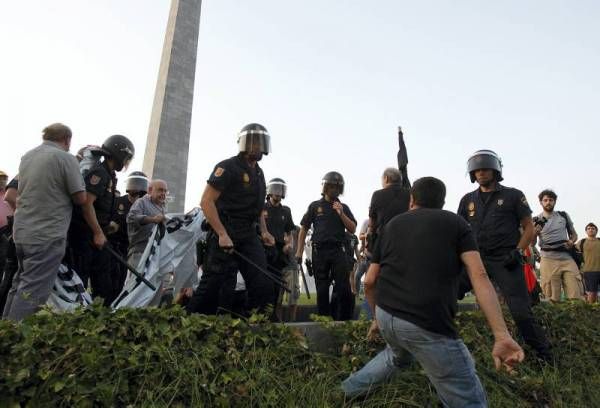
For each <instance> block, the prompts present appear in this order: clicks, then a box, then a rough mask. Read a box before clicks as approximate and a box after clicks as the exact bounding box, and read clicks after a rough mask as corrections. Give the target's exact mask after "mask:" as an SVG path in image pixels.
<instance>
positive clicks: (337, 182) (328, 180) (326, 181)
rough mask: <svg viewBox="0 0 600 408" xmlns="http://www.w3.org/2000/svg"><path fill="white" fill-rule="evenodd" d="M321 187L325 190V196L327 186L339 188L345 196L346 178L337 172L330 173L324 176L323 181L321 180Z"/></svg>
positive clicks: (323, 192)
mask: <svg viewBox="0 0 600 408" xmlns="http://www.w3.org/2000/svg"><path fill="white" fill-rule="evenodd" d="M321 185H322V186H323V189H322V190H321V192H322V194H325V189H326V188H327V186H328V185H329V186H338V187H339V193H340V194H344V177H343V176H342V175H341V174H340V173H338V172H337V171H330V172H329V173H327V174H325V175H324V176H323V180H321Z"/></svg>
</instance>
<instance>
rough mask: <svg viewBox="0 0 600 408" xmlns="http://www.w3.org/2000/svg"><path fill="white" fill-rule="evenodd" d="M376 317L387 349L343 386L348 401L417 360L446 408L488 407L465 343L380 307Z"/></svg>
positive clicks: (348, 379) (346, 380)
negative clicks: (421, 326) (398, 316)
mask: <svg viewBox="0 0 600 408" xmlns="http://www.w3.org/2000/svg"><path fill="white" fill-rule="evenodd" d="M376 315H377V321H378V323H379V330H380V332H381V335H382V336H383V338H384V339H385V341H386V343H387V346H386V348H385V349H384V350H383V351H381V352H380V353H379V354H378V355H377V356H375V358H373V359H372V360H371V361H369V362H368V363H367V365H365V366H364V367H363V368H362V369H360V370H359V371H357V372H356V373H354V374H352V375H351V376H350V377H348V378H347V379H345V380H344V381H343V382H342V390H343V391H344V393H345V394H346V397H349V398H352V397H356V396H360V395H364V394H367V393H368V392H369V391H371V390H373V389H374V388H375V387H376V386H377V385H379V384H381V383H383V382H385V381H387V380H389V379H390V378H391V377H392V375H393V374H394V373H395V372H397V371H398V370H400V369H401V368H402V367H404V366H406V365H408V364H409V363H410V362H411V361H412V359H413V358H414V359H416V360H417V361H418V362H419V364H421V366H422V367H423V369H424V371H425V373H426V374H427V377H428V378H429V381H431V383H432V384H433V386H434V387H435V389H436V391H437V394H438V397H439V398H440V400H441V401H442V403H443V404H444V406H445V407H461V408H466V407H487V400H486V396H485V392H484V390H483V387H482V385H481V382H480V381H479V378H478V377H477V373H476V372H475V365H474V363H473V359H472V357H471V354H470V353H469V350H467V347H466V346H465V345H464V343H463V342H462V340H460V339H452V338H450V337H446V336H443V335H441V334H436V333H432V332H429V331H427V330H424V329H421V328H420V327H418V326H416V325H414V324H413V323H410V322H408V321H406V320H402V319H400V318H397V317H394V316H392V315H391V314H389V313H388V312H386V311H385V310H383V309H381V308H379V307H377V309H376Z"/></svg>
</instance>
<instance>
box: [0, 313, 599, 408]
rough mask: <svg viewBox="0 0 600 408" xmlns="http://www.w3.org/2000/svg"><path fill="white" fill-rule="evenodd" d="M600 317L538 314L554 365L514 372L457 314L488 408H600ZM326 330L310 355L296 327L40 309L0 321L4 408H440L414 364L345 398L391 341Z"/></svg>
mask: <svg viewBox="0 0 600 408" xmlns="http://www.w3.org/2000/svg"><path fill="white" fill-rule="evenodd" d="M599 312H600V308H599V307H597V306H588V305H584V304H582V303H568V304H564V305H558V306H557V305H542V306H540V307H538V308H537V309H536V310H535V313H536V315H537V316H538V318H540V320H541V321H542V323H543V325H544V326H545V328H546V330H547V333H548V335H549V337H550V339H551V341H552V343H553V345H554V353H555V355H556V357H557V363H556V365H555V366H543V365H540V363H538V362H537V361H536V360H535V359H534V358H532V356H533V353H532V352H531V350H528V349H526V353H527V355H528V357H529V358H528V359H527V360H526V362H525V363H524V364H523V365H522V366H520V367H519V369H518V371H517V373H516V374H513V375H508V374H505V373H498V372H496V371H495V370H494V368H493V362H492V360H491V356H490V350H491V344H492V338H491V334H490V332H489V330H488V329H487V326H486V324H485V319H484V318H483V316H482V315H481V313H479V312H466V313H461V314H459V316H458V318H457V322H458V326H459V329H460V333H461V336H462V337H463V339H464V341H465V343H466V344H467V347H468V348H469V349H470V350H471V352H472V353H473V356H474V357H475V360H476V363H477V370H478V372H479V375H480V377H481V379H482V382H483V384H484V387H485V388H486V391H487V393H488V398H489V401H490V405H491V406H498V407H505V406H511V407H538V406H540V407H542V406H546V405H548V406H552V407H577V406H582V407H583V406H587V407H589V406H594V405H596V404H597V401H600V389H599V387H598V386H597V384H600V374H599V371H598V369H597V365H598V361H599V360H598V357H599V356H600V336H599V334H598V327H600V314H599ZM508 320H509V321H510V318H508ZM322 324H324V325H325V326H326V327H327V328H328V330H330V331H331V333H332V335H333V336H334V338H335V339H337V341H336V342H334V343H335V344H334V346H333V347H332V349H331V350H330V351H329V352H328V353H316V352H313V351H311V350H310V348H309V347H308V344H307V340H306V339H305V338H304V337H303V336H302V335H300V334H299V333H298V332H297V331H295V330H294V329H292V328H290V327H289V326H285V325H277V324H271V323H268V322H267V321H266V320H265V319H264V318H262V317H260V316H253V317H252V318H251V319H249V320H248V321H244V320H240V319H235V318H231V317H223V316H220V317H218V318H217V317H206V316H199V315H191V316H190V315H187V314H186V313H185V312H184V311H183V310H182V309H180V308H178V307H175V308H170V309H152V308H150V309H122V310H118V311H115V312H112V311H110V310H107V309H105V308H102V307H100V306H99V305H94V306H93V307H91V308H90V309H87V310H80V311H76V312H74V313H62V314H55V313H52V312H50V311H48V310H43V311H41V312H39V313H37V314H36V315H34V316H32V317H30V318H28V319H26V320H25V321H24V322H23V323H22V324H18V325H17V324H14V323H12V322H8V321H1V322H0V396H1V398H2V401H1V402H0V406H2V405H5V406H18V405H30V406H125V405H135V406H138V405H153V406H166V405H169V406H182V407H183V406H250V405H252V406H277V407H281V406H311V407H312V406H319V407H322V406H340V405H343V404H354V403H356V404H361V405H362V406H371V407H381V406H427V405H433V406H435V405H436V404H437V397H436V396H435V391H434V390H433V389H432V387H431V386H430V384H429V382H428V381H427V378H426V377H425V375H424V373H423V372H422V370H421V369H420V367H419V366H418V365H416V364H415V365H414V366H412V367H411V368H410V369H407V370H406V371H403V372H402V373H400V374H399V375H398V376H397V377H395V378H394V381H393V382H392V383H390V384H387V385H385V386H383V387H382V388H381V389H379V390H378V391H376V392H374V393H373V394H372V395H371V396H369V397H368V398H367V399H364V400H359V401H344V397H343V395H342V393H341V392H340V390H339V383H340V381H341V380H343V379H344V378H345V377H346V376H347V375H348V374H349V373H350V372H351V371H353V370H356V369H358V368H360V367H361V366H362V365H363V364H364V363H366V362H367V361H368V360H369V359H370V358H371V357H372V356H373V355H374V354H375V353H377V351H378V350H380V349H381V348H382V347H383V343H382V342H375V343H370V342H368V341H366V339H365V334H366V330H367V327H368V325H369V322H366V321H357V322H347V323H344V324H340V325H333V324H329V323H327V322H324V323H322Z"/></svg>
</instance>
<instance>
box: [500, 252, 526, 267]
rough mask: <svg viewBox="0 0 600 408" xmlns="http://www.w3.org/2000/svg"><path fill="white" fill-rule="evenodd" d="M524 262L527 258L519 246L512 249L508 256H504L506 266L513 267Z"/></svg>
mask: <svg viewBox="0 0 600 408" xmlns="http://www.w3.org/2000/svg"><path fill="white" fill-rule="evenodd" d="M523 264H525V259H524V258H523V253H522V252H521V250H520V249H518V248H515V249H513V250H512V251H510V252H509V253H508V254H507V255H506V258H504V266H506V267H508V268H513V267H515V266H517V265H523Z"/></svg>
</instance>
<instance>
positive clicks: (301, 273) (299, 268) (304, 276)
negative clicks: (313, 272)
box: [298, 262, 310, 299]
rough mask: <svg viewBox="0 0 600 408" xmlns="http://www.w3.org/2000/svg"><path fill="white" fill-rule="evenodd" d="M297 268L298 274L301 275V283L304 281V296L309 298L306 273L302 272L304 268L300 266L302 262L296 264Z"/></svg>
mask: <svg viewBox="0 0 600 408" xmlns="http://www.w3.org/2000/svg"><path fill="white" fill-rule="evenodd" d="M298 270H299V271H300V275H302V283H304V290H306V297H307V298H309V299H310V292H309V291H308V283H306V275H305V274H304V268H303V267H302V262H300V263H299V264H298Z"/></svg>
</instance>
